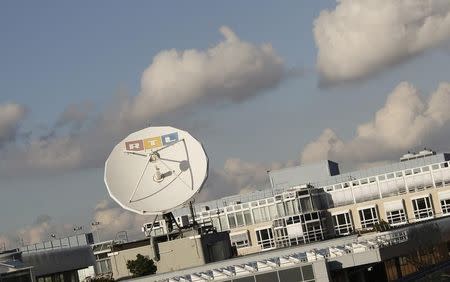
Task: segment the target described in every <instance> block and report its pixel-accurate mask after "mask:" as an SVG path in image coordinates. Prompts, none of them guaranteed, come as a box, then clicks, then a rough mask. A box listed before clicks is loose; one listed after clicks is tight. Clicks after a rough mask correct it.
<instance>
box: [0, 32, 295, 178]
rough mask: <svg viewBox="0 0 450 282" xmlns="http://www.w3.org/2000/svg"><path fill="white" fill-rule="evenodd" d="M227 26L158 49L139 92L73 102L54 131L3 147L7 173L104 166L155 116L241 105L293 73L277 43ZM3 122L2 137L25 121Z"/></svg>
mask: <svg viewBox="0 0 450 282" xmlns="http://www.w3.org/2000/svg"><path fill="white" fill-rule="evenodd" d="M220 32H221V33H222V35H223V36H224V39H223V40H222V41H220V42H219V43H217V44H216V45H214V46H212V47H211V48H209V49H206V50H194V49H193V50H184V51H177V50H174V49H172V50H164V51H161V52H160V53H158V54H157V55H156V56H155V57H154V58H153V61H152V63H151V64H150V65H149V67H148V68H147V69H146V70H145V71H144V72H143V74H142V77H141V90H140V93H139V94H138V95H137V96H129V95H127V94H125V93H122V92H121V93H119V94H118V95H117V97H116V98H115V99H113V100H111V101H108V103H106V104H107V105H106V106H105V108H103V109H101V111H100V113H98V114H97V115H95V114H94V111H95V109H94V108H93V106H92V105H91V104H89V103H80V104H74V105H69V106H68V107H67V108H66V109H65V110H64V111H63V112H62V113H61V115H60V117H59V118H58V119H57V121H56V122H55V123H54V125H53V126H50V129H49V130H48V132H46V133H45V134H42V135H41V136H35V135H34V136H33V137H31V138H30V140H28V141H27V142H25V143H24V144H15V145H14V146H8V147H7V148H4V149H3V150H1V151H0V155H1V157H2V159H3V160H4V161H2V162H1V163H0V175H1V174H3V175H8V176H10V175H13V174H14V172H17V171H21V172H23V171H25V170H26V171H27V172H31V173H34V172H43V171H46V172H55V171H60V170H67V169H76V168H86V167H98V166H101V165H102V164H103V163H104V161H105V159H106V158H107V155H108V153H109V152H110V151H111V149H112V148H113V146H114V145H115V144H116V143H117V142H119V141H120V140H121V139H122V138H124V136H126V135H128V134H129V133H131V132H132V131H134V130H137V129H140V128H143V127H145V126H148V124H149V123H150V121H152V122H153V121H154V120H158V119H163V117H168V116H169V117H170V116H173V114H177V113H180V112H181V111H186V109H189V107H191V108H194V107H195V106H198V105H209V106H213V107H214V106H217V105H221V104H223V103H238V102H241V101H243V100H246V99H250V98H252V97H255V96H257V95H259V94H261V93H263V92H264V91H265V90H267V89H270V88H273V87H276V86H277V85H278V84H279V83H280V81H282V80H283V79H284V78H285V77H286V76H287V73H288V72H287V71H286V70H285V67H284V63H283V61H282V59H281V58H280V57H279V56H278V55H277V54H276V52H275V50H274V49H273V48H272V47H271V46H270V44H262V45H255V44H252V43H249V42H246V41H244V40H242V39H240V38H239V37H238V36H237V35H236V34H235V33H234V32H233V31H232V30H231V29H230V28H228V27H221V28H220ZM1 113H2V111H0V114H1ZM2 120H3V119H0V143H1V141H2V138H3V139H4V140H6V139H11V138H12V136H14V132H15V131H14V130H15V129H16V126H17V124H18V122H17V120H20V119H19V118H14V119H11V121H10V122H8V123H6V124H7V126H3V124H2ZM164 120H165V121H167V119H164ZM183 120H186V116H184V118H183ZM3 128H5V129H3ZM3 131H4V132H5V133H3Z"/></svg>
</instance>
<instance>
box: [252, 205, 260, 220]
mask: <svg viewBox="0 0 450 282" xmlns="http://www.w3.org/2000/svg"><path fill="white" fill-rule="evenodd" d="M252 213H253V219H254V220H255V223H260V222H262V218H261V209H260V208H254V209H252Z"/></svg>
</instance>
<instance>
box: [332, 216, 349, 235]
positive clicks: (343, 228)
mask: <svg viewBox="0 0 450 282" xmlns="http://www.w3.org/2000/svg"><path fill="white" fill-rule="evenodd" d="M333 225H334V231H335V232H336V234H337V235H348V234H350V233H352V231H353V224H352V219H351V216H350V213H349V212H345V213H341V214H336V215H333Z"/></svg>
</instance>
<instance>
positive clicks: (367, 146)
mask: <svg viewBox="0 0 450 282" xmlns="http://www.w3.org/2000/svg"><path fill="white" fill-rule="evenodd" d="M448 105H450V84H449V83H441V84H440V85H439V86H438V88H437V90H436V91H435V92H433V93H431V95H429V97H428V99H427V100H424V99H423V98H422V97H421V95H420V93H419V91H418V90H417V89H416V88H415V87H414V86H413V85H411V84H410V83H407V82H402V83H400V84H399V85H398V86H397V87H396V88H395V89H394V90H393V91H392V93H390V94H389V96H388V98H387V100H386V103H385V105H384V106H383V107H382V108H381V109H380V110H378V111H377V113H376V114H375V116H374V118H373V119H372V120H371V121H369V122H367V123H364V124H361V125H359V126H358V128H357V129H356V135H355V137H354V138H353V139H352V140H350V141H344V140H342V139H341V138H339V137H338V136H337V135H336V133H335V132H334V131H333V130H331V129H325V130H324V131H323V133H322V134H321V135H320V136H319V137H318V138H317V139H316V140H314V141H313V142H311V143H309V144H308V145H307V146H305V148H304V150H303V152H302V154H301V161H302V162H304V163H307V162H312V161H317V160H320V159H326V158H328V159H334V160H337V161H341V162H343V163H354V164H360V165H362V166H367V163H372V162H380V161H386V160H392V159H397V158H398V157H400V156H401V155H402V154H403V153H406V151H408V150H410V149H413V148H419V147H420V146H431V147H432V148H434V149H436V150H442V149H448V143H447V141H446V140H448V138H449V137H450V111H448V109H447V107H448ZM446 143H447V144H446Z"/></svg>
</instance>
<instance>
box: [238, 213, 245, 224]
mask: <svg viewBox="0 0 450 282" xmlns="http://www.w3.org/2000/svg"><path fill="white" fill-rule="evenodd" d="M236 222H237V226H244V225H245V224H244V215H243V214H242V212H238V213H236Z"/></svg>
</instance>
